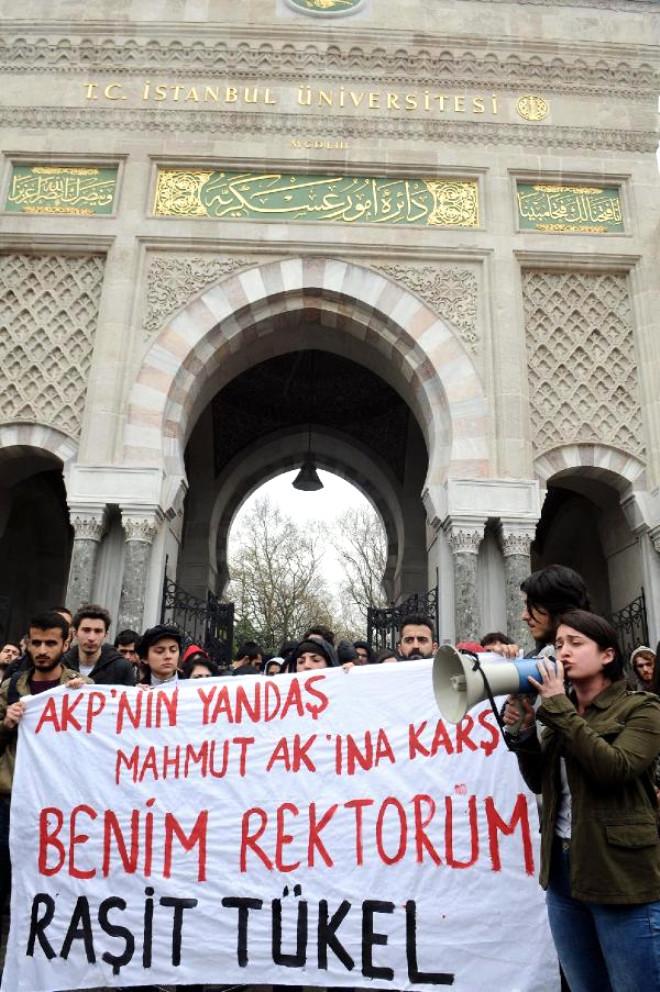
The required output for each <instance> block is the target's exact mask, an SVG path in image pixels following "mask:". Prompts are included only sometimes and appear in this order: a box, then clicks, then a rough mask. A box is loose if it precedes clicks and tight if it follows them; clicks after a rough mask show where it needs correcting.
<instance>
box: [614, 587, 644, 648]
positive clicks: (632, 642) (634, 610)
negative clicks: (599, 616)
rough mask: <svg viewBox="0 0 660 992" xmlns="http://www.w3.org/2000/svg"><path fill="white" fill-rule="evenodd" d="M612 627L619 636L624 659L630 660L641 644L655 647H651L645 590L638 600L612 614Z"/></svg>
mask: <svg viewBox="0 0 660 992" xmlns="http://www.w3.org/2000/svg"><path fill="white" fill-rule="evenodd" d="M612 626H613V627H615V628H616V632H617V634H618V635H619V642H620V644H621V649H622V651H623V657H624V658H626V659H627V658H629V657H630V653H631V651H634V650H635V648H637V647H639V645H640V644H647V645H648V646H649V647H654V645H653V644H650V645H649V625H648V617H647V614H646V597H645V596H644V590H643V589H642V591H641V593H640V595H639V596H638V597H637V599H633V601H632V603H628V605H627V606H624V607H623V609H622V610H617V612H616V613H613V614H612Z"/></svg>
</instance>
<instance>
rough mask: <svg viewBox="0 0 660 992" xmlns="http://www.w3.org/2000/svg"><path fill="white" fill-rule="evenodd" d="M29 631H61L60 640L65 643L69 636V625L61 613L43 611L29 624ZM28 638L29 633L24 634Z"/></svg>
mask: <svg viewBox="0 0 660 992" xmlns="http://www.w3.org/2000/svg"><path fill="white" fill-rule="evenodd" d="M28 626H29V629H30V630H32V629H33V628H35V629H36V630H55V629H56V628H57V630H61V631H62V640H63V641H66V639H67V637H68V636H69V624H68V621H67V620H65V619H64V617H63V616H62V614H61V613H56V612H55V610H45V611H44V612H43V613H36V614H35V615H34V616H33V617H32V619H31V620H30V623H29V625H28ZM26 637H28V638H29V633H28V634H26Z"/></svg>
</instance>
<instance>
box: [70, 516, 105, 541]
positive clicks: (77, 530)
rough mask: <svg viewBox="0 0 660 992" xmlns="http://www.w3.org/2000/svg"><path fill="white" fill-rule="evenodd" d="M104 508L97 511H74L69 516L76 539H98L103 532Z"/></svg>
mask: <svg viewBox="0 0 660 992" xmlns="http://www.w3.org/2000/svg"><path fill="white" fill-rule="evenodd" d="M105 525H106V521H105V509H103V510H99V511H98V512H86V511H76V512H75V513H74V515H73V516H72V517H71V526H72V527H73V533H74V539H75V540H76V541H100V540H101V538H102V537H103V535H104V533H105Z"/></svg>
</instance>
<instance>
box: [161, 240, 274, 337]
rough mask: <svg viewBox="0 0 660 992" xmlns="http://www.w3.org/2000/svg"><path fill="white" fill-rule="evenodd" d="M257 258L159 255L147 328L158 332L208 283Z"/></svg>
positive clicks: (216, 280) (210, 283) (214, 281)
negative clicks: (166, 321)
mask: <svg viewBox="0 0 660 992" xmlns="http://www.w3.org/2000/svg"><path fill="white" fill-rule="evenodd" d="M254 261H255V260H254V259H249V258H233V257H224V258H218V257H216V256H210V257H209V256H208V255H192V254H191V255H155V256H154V257H153V258H152V259H151V262H150V265H149V270H148V274H147V292H146V308H145V315H144V330H145V333H146V334H147V335H151V334H155V333H156V332H157V331H158V330H159V329H160V328H161V327H162V326H163V324H164V323H165V320H166V318H167V317H169V316H171V315H172V314H174V313H176V311H177V310H178V309H179V308H180V307H182V306H183V305H184V304H186V303H188V301H189V300H191V299H192V298H193V297H194V296H196V295H197V293H199V292H200V291H201V290H202V289H204V288H205V287H206V286H211V285H213V283H216V282H219V281H220V280H221V279H222V277H223V276H226V275H228V274H229V273H230V272H236V270H237V269H242V268H245V267H246V266H248V265H250V264H254Z"/></svg>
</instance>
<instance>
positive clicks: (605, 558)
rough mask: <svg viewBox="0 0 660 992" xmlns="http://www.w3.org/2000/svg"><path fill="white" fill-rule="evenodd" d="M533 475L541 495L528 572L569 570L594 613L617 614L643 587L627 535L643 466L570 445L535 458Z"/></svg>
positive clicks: (632, 539) (617, 454) (610, 451)
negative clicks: (580, 581)
mask: <svg viewBox="0 0 660 992" xmlns="http://www.w3.org/2000/svg"><path fill="white" fill-rule="evenodd" d="M535 469H536V472H537V477H538V478H539V480H540V481H541V483H542V484H543V486H544V487H545V488H546V491H547V494H546V498H545V501H544V504H543V509H542V513H541V520H540V522H539V525H538V527H537V537H536V541H535V543H534V545H533V548H532V565H533V567H534V568H539V567H542V566H543V565H547V564H550V562H551V561H555V562H558V563H559V564H565V565H570V566H571V567H573V568H575V569H576V570H577V571H578V572H580V573H581V574H582V575H583V576H584V578H585V581H586V582H587V586H588V588H589V590H590V594H591V598H592V605H593V608H594V609H595V610H596V611H597V612H601V613H603V614H605V615H611V614H613V613H616V612H618V611H619V610H621V609H622V608H624V607H626V606H627V605H628V604H629V603H630V602H631V601H633V600H635V599H636V598H637V597H638V596H639V595H640V592H641V589H642V587H643V585H644V575H643V571H644V569H643V561H642V556H641V554H640V546H639V535H638V533H636V530H635V529H633V528H634V521H635V518H636V516H637V515H638V512H639V511H638V508H637V509H636V499H637V497H636V495H635V490H636V488H642V487H643V486H644V480H645V467H644V464H643V463H642V462H641V461H640V459H638V458H636V457H635V456H633V455H630V454H627V453H626V452H623V451H621V450H619V449H617V448H613V447H610V446H607V445H599V444H574V445H564V446H562V447H560V448H555V449H553V450H552V451H550V452H547V453H545V454H544V455H542V456H540V457H539V458H538V459H537V460H536V463H535Z"/></svg>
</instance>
